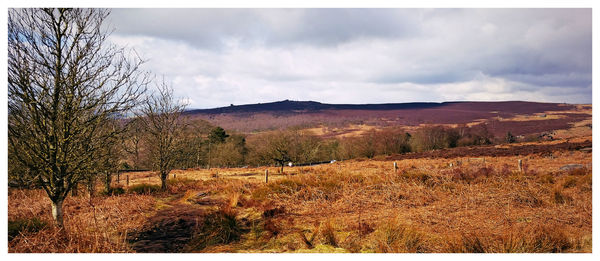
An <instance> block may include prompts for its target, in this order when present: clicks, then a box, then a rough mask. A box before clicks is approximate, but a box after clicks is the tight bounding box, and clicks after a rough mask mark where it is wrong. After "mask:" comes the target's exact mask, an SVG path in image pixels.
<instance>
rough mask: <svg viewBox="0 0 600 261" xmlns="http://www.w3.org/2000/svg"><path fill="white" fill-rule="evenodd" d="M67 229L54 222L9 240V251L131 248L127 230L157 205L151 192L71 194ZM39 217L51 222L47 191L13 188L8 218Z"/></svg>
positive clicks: (101, 250) (93, 250) (90, 250)
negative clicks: (100, 195)
mask: <svg viewBox="0 0 600 261" xmlns="http://www.w3.org/2000/svg"><path fill="white" fill-rule="evenodd" d="M64 204H65V205H64V212H65V219H64V224H65V226H64V229H62V230H60V229H57V228H55V227H54V226H53V225H49V226H47V227H46V228H44V229H42V230H40V231H39V232H37V233H33V234H32V233H23V234H20V235H18V236H16V237H15V238H14V239H13V240H11V241H9V243H8V249H9V252H18V253H31V252H33V253H48V252H51V253H71V252H103V253H114V252H131V251H132V250H131V248H130V246H129V243H128V242H127V234H128V233H129V232H131V231H132V230H134V229H136V228H138V227H139V226H140V225H141V224H142V223H143V221H144V220H145V219H146V217H147V215H146V214H147V213H150V212H151V211H152V210H153V209H154V205H155V199H154V198H153V197H151V196H148V195H123V196H111V197H95V198H92V199H91V200H90V199H89V197H75V198H73V197H70V198H68V199H67V200H66V201H65V203H64ZM29 217H37V218H39V219H41V220H43V221H44V222H46V223H47V224H53V223H52V216H51V213H50V200H49V199H48V197H47V196H46V194H45V192H44V191H40V190H34V191H24V190H10V191H9V203H8V220H18V219H26V218H29Z"/></svg>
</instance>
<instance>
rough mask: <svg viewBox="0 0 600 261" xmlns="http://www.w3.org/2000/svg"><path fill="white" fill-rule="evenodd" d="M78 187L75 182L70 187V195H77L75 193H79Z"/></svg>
mask: <svg viewBox="0 0 600 261" xmlns="http://www.w3.org/2000/svg"><path fill="white" fill-rule="evenodd" d="M78 188H79V183H75V184H74V185H73V188H72V189H71V196H73V197H77V195H78V194H79V193H78V192H79V191H78Z"/></svg>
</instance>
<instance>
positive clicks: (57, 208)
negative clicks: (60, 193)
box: [52, 199, 64, 228]
mask: <svg viewBox="0 0 600 261" xmlns="http://www.w3.org/2000/svg"><path fill="white" fill-rule="evenodd" d="M62 207H63V200H62V199H61V200H56V201H52V217H53V218H54V221H55V222H56V225H57V226H58V227H60V228H62V227H63V225H64V224H63V209H62Z"/></svg>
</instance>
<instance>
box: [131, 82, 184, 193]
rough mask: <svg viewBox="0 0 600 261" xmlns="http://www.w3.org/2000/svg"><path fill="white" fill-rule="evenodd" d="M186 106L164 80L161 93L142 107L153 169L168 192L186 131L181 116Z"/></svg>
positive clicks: (150, 97) (158, 88)
mask: <svg viewBox="0 0 600 261" xmlns="http://www.w3.org/2000/svg"><path fill="white" fill-rule="evenodd" d="M184 109H185V105H183V104H179V103H178V102H177V101H175V100H174V98H173V89H172V88H171V87H170V86H169V85H168V84H167V83H165V81H164V79H163V81H162V82H161V83H160V84H158V86H157V93H155V94H153V95H151V96H149V97H147V99H146V102H145V104H144V106H142V110H141V115H140V119H141V120H142V121H143V123H144V126H145V128H146V130H147V132H148V134H149V135H148V138H149V139H150V140H149V142H148V145H149V148H150V154H151V158H152V161H153V165H154V166H153V167H154V169H155V170H158V172H159V177H160V180H161V189H162V190H166V189H167V177H168V175H169V172H171V170H172V169H173V168H174V165H175V164H176V162H177V157H178V156H179V150H178V146H179V145H180V144H179V143H180V137H181V135H182V133H183V130H184V122H183V120H182V119H181V113H182V112H183V111H184Z"/></svg>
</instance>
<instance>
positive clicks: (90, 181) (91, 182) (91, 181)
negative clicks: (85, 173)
mask: <svg viewBox="0 0 600 261" xmlns="http://www.w3.org/2000/svg"><path fill="white" fill-rule="evenodd" d="M87 189H88V193H89V194H90V198H91V197H93V196H94V194H96V177H95V176H89V177H88V178H87Z"/></svg>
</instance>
